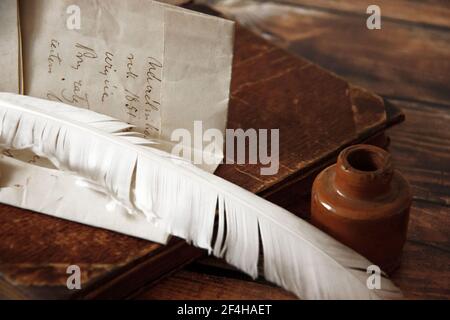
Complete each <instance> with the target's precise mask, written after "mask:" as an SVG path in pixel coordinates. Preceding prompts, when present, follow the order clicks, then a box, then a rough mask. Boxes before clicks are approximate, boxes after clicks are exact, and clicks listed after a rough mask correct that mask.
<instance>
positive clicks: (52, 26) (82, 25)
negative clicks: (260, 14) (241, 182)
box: [20, 0, 233, 171]
mask: <svg viewBox="0 0 450 320" xmlns="http://www.w3.org/2000/svg"><path fill="white" fill-rule="evenodd" d="M20 12H21V28H22V36H23V48H24V49H23V59H24V70H25V74H24V82H25V93H26V94H27V95H31V96H36V97H40V98H46V99H50V100H55V101H61V102H64V103H68V104H72V105H76V106H79V107H83V108H89V109H92V110H94V111H97V112H101V113H104V114H107V115H110V116H113V117H115V118H117V119H120V120H122V121H126V122H128V123H131V124H133V125H135V126H136V127H137V129H138V130H139V131H140V132H142V133H144V134H145V135H146V136H147V137H149V138H154V139H160V140H162V142H163V143H162V147H163V148H164V149H166V151H170V150H167V149H168V148H170V147H171V145H172V144H173V143H178V142H179V141H171V135H172V133H173V131H174V130H176V129H181V128H183V129H187V130H189V132H190V133H191V136H193V135H194V121H196V120H201V121H202V126H203V130H207V129H210V128H214V129H218V130H220V131H222V132H224V130H225V126H226V117H227V107H228V97H229V85H230V79H231V62H232V54H233V22H231V21H227V20H224V19H219V18H216V17H211V16H207V15H203V14H198V13H195V12H191V11H188V10H185V9H182V8H179V7H175V6H170V5H167V4H163V3H159V2H155V1H149V0H109V1H97V0H41V1H33V0H24V1H21V2H20ZM193 141H194V140H193V139H192V141H182V142H183V143H184V144H185V145H186V146H188V147H192V148H194V150H192V151H193V152H194V153H195V152H203V150H204V147H205V146H206V143H204V145H198V144H197V145H195V146H194V143H193ZM207 144H208V145H210V142H207ZM208 150H209V151H211V153H212V154H205V155H204V156H205V157H208V159H211V158H212V159H216V164H214V165H208V166H206V167H205V166H204V168H205V169H207V170H208V171H214V170H215V168H216V167H217V163H219V162H220V160H222V157H223V152H222V151H223V145H222V143H218V144H217V145H216V146H215V147H214V148H208ZM208 162H209V163H211V162H212V161H208Z"/></svg>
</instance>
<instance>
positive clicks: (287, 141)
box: [0, 26, 403, 299]
mask: <svg viewBox="0 0 450 320" xmlns="http://www.w3.org/2000/svg"><path fill="white" fill-rule="evenodd" d="M402 119H403V115H402V114H401V113H400V112H399V111H398V110H397V109H395V108H393V107H391V106H390V105H388V104H387V103H385V102H384V101H383V99H381V98H380V97H378V96H376V95H374V94H371V93H370V92H367V91H365V90H363V89H360V88H355V87H353V86H351V85H350V84H348V83H347V82H346V81H345V80H343V79H341V78H339V77H337V76H336V75H334V74H332V73H330V72H327V71H326V70H323V69H322V68H320V67H319V66H317V65H315V64H312V63H311V62H309V61H307V60H304V59H302V58H299V57H295V56H292V55H291V54H289V53H287V52H286V51H284V50H282V49H280V48H277V47H276V46H274V45H272V44H270V43H268V42H266V41H265V40H263V39H261V38H259V37H258V36H256V35H254V34H253V33H251V32H250V31H248V30H246V29H244V28H243V27H240V26H237V27H236V35H235V59H234V64H233V80H232V86H231V101H230V107H229V119H228V127H229V128H242V129H244V130H245V129H248V128H254V129H279V130H280V154H279V156H280V158H279V159H280V163H279V171H278V173H277V174H276V175H268V176H261V175H260V171H259V170H260V168H261V165H238V164H224V165H221V166H220V167H219V168H218V170H217V171H216V174H217V175H219V176H221V177H223V178H224V179H227V180H229V181H231V182H233V183H236V184H238V185H240V186H242V187H244V188H246V189H248V190H250V191H252V192H254V193H258V194H260V195H261V196H264V197H266V198H268V199H269V200H271V201H274V202H276V203H278V204H280V205H283V206H285V207H286V208H287V209H288V210H292V211H295V213H296V214H298V215H300V216H303V217H307V212H308V197H309V188H310V183H311V181H312V178H313V177H314V175H315V174H316V173H317V171H318V170H320V168H322V167H323V166H325V165H327V164H329V163H331V162H333V161H334V159H335V157H336V156H337V154H338V152H339V151H340V150H341V149H342V148H344V147H345V146H347V145H350V144H354V143H359V142H366V141H370V140H372V141H375V140H377V139H378V141H381V142H377V143H378V144H383V143H384V142H385V141H384V140H383V139H381V140H380V139H379V138H378V137H382V134H383V132H384V130H385V129H386V128H387V127H389V126H392V125H393V124H395V123H398V122H399V121H401V120H402ZM0 170H1V169H0ZM202 254H204V252H202V251H201V250H198V249H195V248H193V247H190V246H188V245H187V244H185V243H184V242H183V241H181V240H179V239H175V238H174V239H172V240H171V242H170V243H169V244H168V245H167V246H162V245H159V244H156V243H152V242H149V241H144V240H140V239H136V238H132V237H128V236H125V235H121V234H117V233H114V232H111V231H107V230H102V229H98V228H92V227H89V226H85V225H81V224H77V223H74V222H70V221H65V220H61V219H57V218H54V217H50V216H46V215H43V214H38V213H34V212H30V211H26V210H22V209H18V208H13V207H10V206H6V205H0V298H25V299H33V298H45V299H47V298H50V299H59V298H61V299H69V298H121V297H126V296H128V295H130V294H132V293H133V292H134V291H136V290H138V289H139V288H140V287H142V286H144V285H147V284H149V283H151V282H153V281H155V280H157V279H158V278H160V277H162V276H164V275H167V274H168V273H169V272H171V271H173V270H174V269H176V268H179V267H181V266H182V265H184V264H186V263H188V262H190V261H192V260H193V259H195V258H197V257H199V256H200V255H202ZM69 265H78V266H80V268H81V274H82V279H81V280H82V288H81V290H69V289H67V287H66V281H67V277H68V276H69V275H68V274H67V273H66V269H67V267H68V266H69Z"/></svg>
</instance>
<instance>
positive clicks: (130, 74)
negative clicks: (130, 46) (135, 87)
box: [127, 53, 138, 79]
mask: <svg viewBox="0 0 450 320" xmlns="http://www.w3.org/2000/svg"><path fill="white" fill-rule="evenodd" d="M133 66H134V54H132V53H130V54H129V55H128V57H127V79H129V78H132V79H136V78H137V77H138V75H137V74H136V73H134V72H133Z"/></svg>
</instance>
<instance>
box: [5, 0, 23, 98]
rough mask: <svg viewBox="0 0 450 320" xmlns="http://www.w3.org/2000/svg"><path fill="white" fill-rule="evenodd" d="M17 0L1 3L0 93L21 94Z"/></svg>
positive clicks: (7, 0)
mask: <svg viewBox="0 0 450 320" xmlns="http://www.w3.org/2000/svg"><path fill="white" fill-rule="evenodd" d="M19 37H20V35H19V21H18V6H17V0H1V1H0V70H1V77H0V91H6V92H13V93H20V91H21V90H20V63H21V58H20V45H19V44H20V41H19Z"/></svg>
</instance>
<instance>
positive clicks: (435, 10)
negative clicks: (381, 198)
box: [135, 0, 450, 299]
mask: <svg viewBox="0 0 450 320" xmlns="http://www.w3.org/2000/svg"><path fill="white" fill-rule="evenodd" d="M201 2H205V1H201ZM209 2H210V3H212V4H214V5H215V8H216V9H219V10H220V11H222V12H223V13H224V14H226V15H228V16H231V17H234V18H235V19H236V20H237V21H239V22H241V23H242V24H244V25H246V26H248V27H250V28H251V29H252V30H253V31H255V32H256V33H259V34H261V35H263V36H264V37H266V38H269V39H270V40H271V41H273V42H275V43H277V44H278V45H280V46H282V47H285V48H287V49H288V50H290V51H291V52H294V53H296V54H299V55H301V56H303V57H306V58H308V59H309V60H311V61H313V62H316V63H318V64H319V65H321V66H323V67H325V68H327V69H329V70H332V71H334V72H336V73H337V74H339V75H341V76H343V77H345V78H346V79H348V80H349V81H351V82H353V83H354V84H356V85H360V86H362V87H365V88H367V89H370V90H372V91H374V92H376V93H378V94H380V95H382V96H384V97H385V98H387V99H389V101H391V102H392V103H394V104H397V105H401V107H402V108H403V111H404V112H405V114H406V122H405V123H403V124H402V125H400V126H398V127H396V128H394V129H392V130H391V131H389V132H388V134H389V135H390V137H391V147H390V151H391V152H392V154H393V158H394V161H395V164H396V166H397V168H398V169H400V170H401V171H402V172H403V174H404V175H405V176H406V177H407V178H408V180H409V181H410V183H411V185H412V190H413V193H414V202H413V206H412V209H411V220H410V225H409V232H408V241H407V243H406V245H405V248H404V256H403V261H402V265H401V267H400V268H399V269H398V270H397V271H396V272H395V274H394V275H393V277H392V278H393V281H394V282H395V283H396V284H397V285H398V286H400V288H402V290H403V291H404V293H405V295H406V297H407V298H412V299H430V298H438V299H449V298H450V19H449V17H450V3H449V2H446V1H441V2H437V1H432V0H428V1H426V0H424V1H407V0H395V1H392V0H380V1H376V3H377V4H378V5H379V6H380V8H381V13H382V18H381V19H382V28H381V30H368V29H367V28H366V19H367V17H368V15H367V14H366V8H367V6H368V5H369V4H372V2H373V1H372V2H371V1H363V0H347V1H340V2H335V1H333V0H278V1H273V2H252V1H242V3H241V5H240V6H237V5H235V6H231V5H224V4H223V2H222V1H209ZM135 298H138V299H292V298H295V297H294V296H293V295H291V294H290V293H288V292H286V291H284V290H282V289H280V288H277V287H274V286H272V285H270V284H268V283H266V282H265V281H264V280H262V279H261V280H258V281H256V282H253V281H250V279H249V278H247V277H246V276H245V275H243V274H242V273H240V272H238V271H236V270H233V269H232V268H231V267H229V266H227V265H226V264H224V263H223V262H222V261H220V260H217V259H214V258H204V259H202V260H200V261H197V262H195V263H192V264H190V265H189V266H187V267H185V268H184V269H182V270H179V271H178V272H176V273H174V274H173V275H171V276H170V277H168V278H166V279H164V280H162V281H160V282H159V283H156V284H155V285H153V286H151V287H147V288H142V290H141V291H140V292H138V293H137V294H136V295H135Z"/></svg>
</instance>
